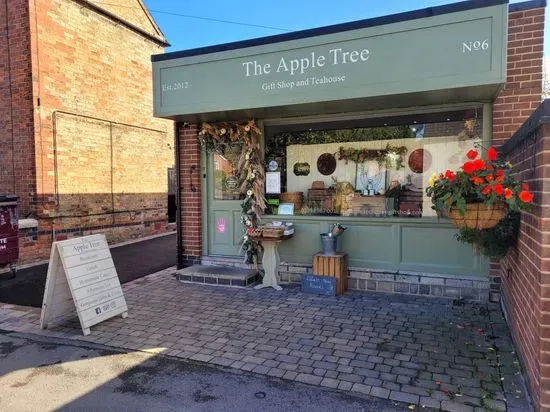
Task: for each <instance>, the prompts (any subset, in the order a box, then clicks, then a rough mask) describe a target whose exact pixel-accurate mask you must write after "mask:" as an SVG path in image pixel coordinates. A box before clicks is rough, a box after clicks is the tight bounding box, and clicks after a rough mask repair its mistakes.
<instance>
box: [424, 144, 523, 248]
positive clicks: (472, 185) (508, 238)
mask: <svg viewBox="0 0 550 412" xmlns="http://www.w3.org/2000/svg"><path fill="white" fill-rule="evenodd" d="M466 157H467V158H468V160H467V161H466V162H465V163H464V164H463V165H462V166H461V168H460V170H457V171H451V170H447V171H445V172H444V173H440V174H439V175H438V174H436V173H434V175H432V177H431V178H430V179H429V181H428V187H427V188H426V194H427V195H428V196H429V197H430V198H431V200H432V209H434V210H435V211H436V212H437V214H438V216H447V217H449V218H450V219H451V220H452V221H453V222H454V224H455V225H456V226H457V227H458V228H459V233H458V235H457V239H458V240H459V241H462V242H467V243H471V244H473V246H474V249H476V251H479V252H481V253H483V254H485V255H487V256H490V257H498V258H500V257H503V256H505V255H506V253H507V251H508V249H509V247H511V246H513V244H514V241H515V239H517V234H518V230H519V213H518V212H519V211H521V210H527V209H528V208H529V206H530V204H531V202H532V201H533V193H532V192H530V191H529V186H528V185H527V184H526V183H523V182H521V181H519V180H516V179H515V178H514V176H513V175H512V165H511V164H510V163H509V162H506V161H505V160H504V159H502V158H500V157H499V156H498V152H497V151H496V149H494V148H493V147H491V148H489V149H488V150H487V153H486V159H482V158H481V157H480V156H479V153H478V152H477V151H476V150H474V149H472V150H470V151H468V153H467V154H466Z"/></svg>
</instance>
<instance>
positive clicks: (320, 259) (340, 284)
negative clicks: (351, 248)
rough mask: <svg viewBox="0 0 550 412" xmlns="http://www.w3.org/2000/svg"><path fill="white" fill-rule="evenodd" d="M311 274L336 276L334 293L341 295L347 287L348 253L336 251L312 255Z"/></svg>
mask: <svg viewBox="0 0 550 412" xmlns="http://www.w3.org/2000/svg"><path fill="white" fill-rule="evenodd" d="M313 274H314V275H319V276H333V277H335V278H336V295H337V296H340V295H343V294H344V293H345V292H346V290H347V289H348V254H347V253H336V254H334V255H324V254H322V253H317V254H315V255H313Z"/></svg>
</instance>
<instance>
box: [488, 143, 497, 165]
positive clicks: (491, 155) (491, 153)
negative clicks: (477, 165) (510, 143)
mask: <svg viewBox="0 0 550 412" xmlns="http://www.w3.org/2000/svg"><path fill="white" fill-rule="evenodd" d="M497 157H498V153H497V151H496V149H495V148H494V147H490V148H489V149H487V159H489V160H490V161H491V162H494V161H495V160H497Z"/></svg>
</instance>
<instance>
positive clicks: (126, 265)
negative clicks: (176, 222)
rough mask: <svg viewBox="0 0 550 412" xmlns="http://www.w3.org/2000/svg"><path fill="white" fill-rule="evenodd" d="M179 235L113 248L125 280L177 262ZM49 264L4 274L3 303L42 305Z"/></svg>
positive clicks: (0, 290) (0, 296)
mask: <svg viewBox="0 0 550 412" xmlns="http://www.w3.org/2000/svg"><path fill="white" fill-rule="evenodd" d="M176 242H177V240H176V234H175V233H171V234H168V235H164V236H159V237H155V238H152V239H146V240H142V241H139V242H135V243H130V244H127V245H124V246H115V247H111V254H112V256H113V261H114V263H115V267H116V270H117V273H118V277H119V279H120V282H121V283H126V282H130V281H132V280H135V279H138V278H140V277H143V276H147V275H149V274H151V273H155V272H157V271H159V270H163V269H166V268H168V267H171V266H173V265H175V264H176ZM47 274H48V264H43V265H36V266H31V267H28V268H25V269H20V270H18V271H17V276H16V277H15V279H10V278H9V274H0V302H4V303H13V304H16V305H24V306H34V307H35V308H40V307H42V299H43V297H44V288H45V287H46V276H47Z"/></svg>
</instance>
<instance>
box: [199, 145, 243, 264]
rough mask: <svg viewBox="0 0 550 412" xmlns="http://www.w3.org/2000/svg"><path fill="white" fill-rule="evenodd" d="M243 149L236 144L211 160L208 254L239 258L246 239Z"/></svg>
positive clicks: (212, 155)
mask: <svg viewBox="0 0 550 412" xmlns="http://www.w3.org/2000/svg"><path fill="white" fill-rule="evenodd" d="M241 150H242V145H241V144H233V145H231V146H230V147H228V148H227V149H226V150H225V151H224V153H211V154H210V155H208V156H207V158H208V174H207V176H208V185H207V186H208V210H207V214H208V219H207V222H208V227H207V230H208V254H210V255H229V256H236V255H238V254H239V248H240V246H241V245H240V242H241V238H242V227H243V226H242V225H241V222H240V219H241V199H243V198H244V195H241V194H240V193H239V187H238V177H237V175H238V171H237V166H238V162H239V157H240V155H241Z"/></svg>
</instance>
